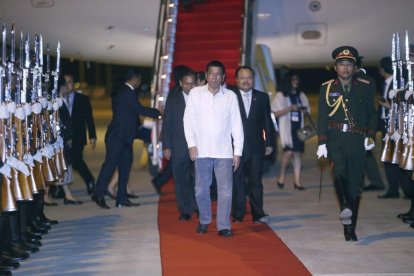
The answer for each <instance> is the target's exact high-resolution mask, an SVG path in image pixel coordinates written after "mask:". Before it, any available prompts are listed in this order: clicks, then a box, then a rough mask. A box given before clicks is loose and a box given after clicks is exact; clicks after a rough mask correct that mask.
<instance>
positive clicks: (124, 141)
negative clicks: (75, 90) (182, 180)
mask: <svg viewBox="0 0 414 276" xmlns="http://www.w3.org/2000/svg"><path fill="white" fill-rule="evenodd" d="M140 84H141V73H139V72H135V71H132V70H130V71H128V72H127V73H126V75H125V83H124V85H122V86H121V87H120V89H119V92H118V94H117V96H116V98H115V100H114V105H113V117H112V121H111V123H110V124H109V126H108V129H107V131H106V134H105V145H106V156H105V161H104V163H103V164H102V168H101V171H100V172H99V177H98V181H97V182H96V189H95V193H94V194H93V196H92V200H93V201H95V202H96V204H97V205H98V206H99V207H101V208H104V209H109V207H108V206H107V205H106V202H105V199H104V195H105V192H106V190H107V186H108V183H109V181H110V180H111V177H112V174H113V173H114V171H115V168H117V167H118V172H119V180H118V194H117V199H116V203H115V204H116V207H131V206H138V205H139V204H136V203H132V202H130V201H129V200H128V197H127V192H126V185H127V183H128V178H129V173H130V171H131V165H132V145H133V142H134V139H135V137H136V135H137V131H138V129H139V126H140V122H139V116H147V117H151V118H158V117H159V116H160V112H159V111H158V110H156V109H154V108H147V107H143V106H142V105H141V103H140V102H139V101H138V100H137V95H136V93H135V91H134V90H135V89H136V88H138V86H139V85H140Z"/></svg>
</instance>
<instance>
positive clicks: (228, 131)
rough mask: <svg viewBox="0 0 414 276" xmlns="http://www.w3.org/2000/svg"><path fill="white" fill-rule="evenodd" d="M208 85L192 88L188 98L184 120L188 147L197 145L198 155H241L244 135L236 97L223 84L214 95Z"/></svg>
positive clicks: (226, 156)
mask: <svg viewBox="0 0 414 276" xmlns="http://www.w3.org/2000/svg"><path fill="white" fill-rule="evenodd" d="M207 86H208V85H204V86H198V87H195V88H193V89H192V90H191V92H190V95H189V97H188V101H187V106H186V109H185V112H184V119H183V120H184V133H185V138H186V140H187V144H188V147H189V148H191V147H197V149H198V157H199V158H206V157H207V158H233V155H239V156H241V155H242V152H243V142H244V134H243V124H242V120H241V116H240V110H239V104H238V100H237V96H236V94H235V93H234V92H233V91H231V90H228V89H226V88H224V87H222V86H221V87H220V91H219V92H218V93H216V94H215V95H213V93H211V92H210V91H208V88H207ZM232 139H233V143H232ZM233 148H234V153H233Z"/></svg>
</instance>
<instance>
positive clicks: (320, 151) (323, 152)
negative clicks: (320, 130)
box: [316, 144, 328, 159]
mask: <svg viewBox="0 0 414 276" xmlns="http://www.w3.org/2000/svg"><path fill="white" fill-rule="evenodd" d="M316 155H317V156H318V159H319V158H321V157H322V156H323V157H325V158H326V157H328V150H327V149H326V144H322V145H319V147H318V151H317V152H316Z"/></svg>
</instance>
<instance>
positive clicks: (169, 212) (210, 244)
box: [158, 182, 311, 276]
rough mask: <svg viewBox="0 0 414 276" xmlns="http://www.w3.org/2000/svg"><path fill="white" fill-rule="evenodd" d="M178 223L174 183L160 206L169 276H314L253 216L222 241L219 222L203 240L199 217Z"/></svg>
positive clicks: (164, 267) (166, 188)
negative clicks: (218, 228) (255, 221)
mask: <svg viewBox="0 0 414 276" xmlns="http://www.w3.org/2000/svg"><path fill="white" fill-rule="evenodd" d="M214 205H215V204H214ZM213 207H215V206H213ZM214 209H215V208H214ZM178 217H179V213H178V211H177V207H176V204H175V192H174V185H173V184H172V182H169V183H168V184H167V185H165V186H164V187H163V195H162V196H161V198H160V201H159V206H158V227H159V232H160V247H161V262H162V270H163V275H167V276H170V275H180V276H183V275H191V276H193V275H226V276H227V275H243V276H244V275H311V274H310V273H309V271H308V270H307V269H306V268H305V266H304V265H303V264H302V263H301V262H300V261H299V260H298V259H297V258H296V256H295V255H293V254H292V252H291V251H290V250H289V248H287V247H286V245H285V244H284V243H283V242H282V241H281V240H280V239H279V237H278V236H276V235H275V234H274V232H273V231H272V230H271V229H270V228H269V227H268V226H266V225H256V224H253V223H252V222H251V217H250V215H249V216H246V217H245V222H243V223H233V224H232V227H233V230H234V236H233V237H230V238H223V237H219V236H218V235H217V231H216V227H215V223H216V222H215V219H213V222H212V223H211V224H210V227H209V231H208V232H207V233H206V234H203V235H201V234H197V233H196V231H195V230H196V227H197V224H198V219H197V218H196V217H194V218H193V219H192V220H190V221H179V220H178ZM213 217H214V218H215V212H214V215H213Z"/></svg>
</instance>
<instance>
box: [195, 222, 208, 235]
mask: <svg viewBox="0 0 414 276" xmlns="http://www.w3.org/2000/svg"><path fill="white" fill-rule="evenodd" d="M207 230H208V224H202V223H199V224H198V226H197V230H196V232H197V233H198V234H204V233H207Z"/></svg>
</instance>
